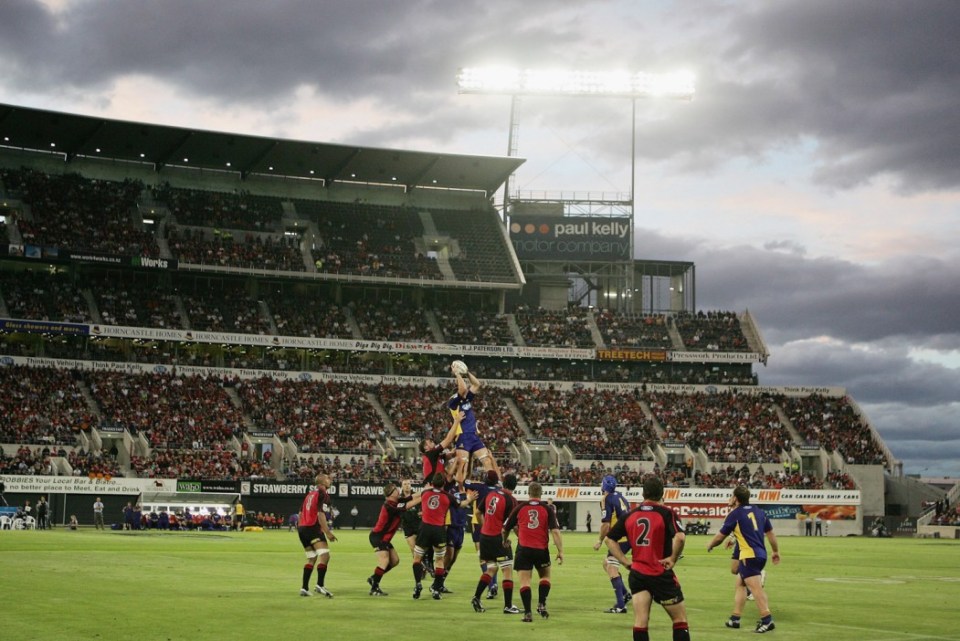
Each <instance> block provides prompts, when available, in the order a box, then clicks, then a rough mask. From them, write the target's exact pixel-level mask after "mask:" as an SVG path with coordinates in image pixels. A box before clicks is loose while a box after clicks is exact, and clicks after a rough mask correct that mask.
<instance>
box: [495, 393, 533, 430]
mask: <svg viewBox="0 0 960 641" xmlns="http://www.w3.org/2000/svg"><path fill="white" fill-rule="evenodd" d="M501 398H502V399H503V404H504V405H506V406H507V410H508V411H509V412H510V416H512V417H513V420H515V421H516V422H517V426H518V427H519V428H520V429H521V430H522V431H523V437H524V438H525V439H527V438H533V433H532V432H531V431H530V424H529V423H527V419H526V418H524V416H523V412H521V411H520V408H519V407H518V406H517V402H516V401H515V400H513V398H512V397H511V396H508V395H506V394H504V395H503V396H501Z"/></svg>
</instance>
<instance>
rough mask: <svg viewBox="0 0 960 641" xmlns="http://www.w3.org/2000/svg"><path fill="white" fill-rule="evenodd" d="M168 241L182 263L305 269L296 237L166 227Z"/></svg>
mask: <svg viewBox="0 0 960 641" xmlns="http://www.w3.org/2000/svg"><path fill="white" fill-rule="evenodd" d="M167 244H168V246H169V247H170V253H171V254H173V256H174V258H176V259H178V260H179V261H180V262H182V263H192V264H202V265H218V266H220V267H242V268H244V269H261V270H270V271H283V272H302V271H305V270H306V266H305V265H304V262H303V253H302V252H301V250H300V238H299V237H298V236H278V235H263V234H252V233H249V232H248V233H245V234H244V235H243V236H242V238H241V237H234V235H233V234H232V233H231V232H228V231H212V232H208V231H205V230H203V229H200V228H189V227H183V228H171V229H170V230H169V232H168V234H167Z"/></svg>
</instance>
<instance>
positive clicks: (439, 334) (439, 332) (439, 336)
mask: <svg viewBox="0 0 960 641" xmlns="http://www.w3.org/2000/svg"><path fill="white" fill-rule="evenodd" d="M423 317H424V318H426V320H427V325H428V326H429V327H430V333H431V334H433V340H434V341H436V342H437V343H445V342H446V339H444V337H443V328H442V327H440V321H438V320H437V315H436V314H435V313H433V310H432V309H426V310H424V311H423Z"/></svg>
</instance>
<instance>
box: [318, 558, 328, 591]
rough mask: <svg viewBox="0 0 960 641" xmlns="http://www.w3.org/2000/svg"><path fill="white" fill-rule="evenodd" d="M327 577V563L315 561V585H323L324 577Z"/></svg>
mask: <svg viewBox="0 0 960 641" xmlns="http://www.w3.org/2000/svg"><path fill="white" fill-rule="evenodd" d="M326 578H327V564H326V563H317V585H319V586H320V587H321V588H322V587H323V586H324V585H325V584H324V582H323V581H324V579H326Z"/></svg>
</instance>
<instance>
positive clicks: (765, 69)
mask: <svg viewBox="0 0 960 641" xmlns="http://www.w3.org/2000/svg"><path fill="white" fill-rule="evenodd" d="M727 6H728V8H729V9H730V11H731V12H732V13H731V14H729V15H728V18H729V23H728V24H727V25H726V26H725V28H724V29H723V31H722V33H721V32H713V33H710V34H708V36H707V38H708V39H710V40H711V43H710V44H708V45H705V44H699V45H697V44H691V45H690V46H689V47H688V49H687V51H688V53H689V55H690V57H691V58H696V59H698V60H700V61H701V62H702V67H701V69H700V74H699V76H698V92H697V94H698V95H697V99H696V101H695V104H694V105H691V109H688V110H681V111H679V112H678V113H677V115H676V117H675V118H672V119H671V120H670V121H669V122H666V123H664V125H663V126H662V127H657V128H651V129H649V130H641V132H640V137H641V144H640V145H639V147H640V148H641V150H642V151H641V153H644V154H648V155H650V156H651V157H661V158H662V157H663V156H664V155H666V154H673V155H675V156H676V157H677V158H678V159H681V160H683V161H684V162H685V163H686V164H688V165H690V166H691V167H696V168H700V167H703V166H710V165H712V164H713V163H716V162H719V161H720V160H722V159H726V158H729V157H730V155H743V156H753V155H757V154H763V153H765V152H767V151H770V150H772V149H776V148H779V147H781V146H782V145H784V144H792V143H796V142H797V141H799V140H805V139H809V140H814V141H815V142H816V146H817V150H816V154H817V158H818V162H819V166H818V168H817V169H816V170H815V172H814V178H815V179H817V180H819V181H820V182H822V183H824V184H827V185H830V186H833V187H837V188H847V187H853V186H856V185H860V184H863V183H866V182H869V181H870V180H871V179H873V178H876V177H877V176H879V175H884V174H889V175H892V176H895V177H896V178H897V179H898V181H899V187H900V189H901V190H903V191H906V192H913V191H921V190H926V189H940V188H954V187H957V186H958V185H960V165H958V164H957V163H956V162H955V159H956V156H957V150H958V149H960V111H958V110H957V108H956V105H957V104H958V103H960V47H957V46H956V42H957V25H960V3H958V2H955V1H953V0H941V1H927V2H921V3H910V2H902V1H899V0H844V2H836V1H835V0H814V1H806V0H804V1H803V2H764V3H756V4H749V3H744V4H734V5H727ZM744 7H747V8H746V9H744Z"/></svg>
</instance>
